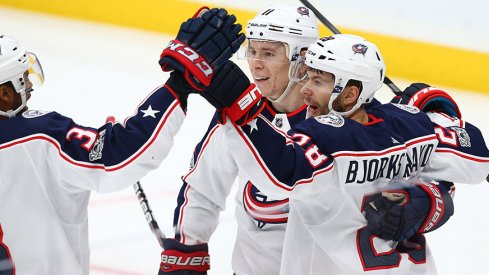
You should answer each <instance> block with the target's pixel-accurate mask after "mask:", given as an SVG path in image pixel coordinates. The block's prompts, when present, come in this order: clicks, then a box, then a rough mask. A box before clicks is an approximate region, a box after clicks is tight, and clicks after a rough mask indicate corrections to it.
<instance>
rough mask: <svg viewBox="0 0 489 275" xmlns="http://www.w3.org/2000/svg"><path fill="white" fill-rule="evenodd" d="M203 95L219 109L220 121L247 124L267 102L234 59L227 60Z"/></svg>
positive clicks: (240, 124)
mask: <svg viewBox="0 0 489 275" xmlns="http://www.w3.org/2000/svg"><path fill="white" fill-rule="evenodd" d="M201 95H202V96H203V97H204V98H205V99H206V100H207V101H208V102H209V103H210V104H212V106H214V107H215V108H216V109H217V110H218V111H219V116H220V118H219V121H220V122H221V123H223V124H224V123H226V119H225V117H226V116H228V117H229V119H230V120H231V122H232V123H235V124H237V125H239V126H243V125H246V124H247V123H248V122H250V121H251V120H253V119H254V118H255V117H256V116H257V115H258V114H260V112H261V110H263V107H264V106H265V104H263V102H262V94H261V92H260V90H258V88H257V87H256V85H255V84H254V83H253V84H250V80H249V79H248V77H247V76H246V75H245V73H244V72H243V71H242V70H241V69H240V68H239V67H238V66H237V65H236V64H234V63H233V62H232V61H227V62H226V63H225V64H224V66H222V68H220V69H219V71H218V72H217V73H216V75H215V76H214V79H213V80H212V82H211V85H210V86H209V87H207V89H205V90H204V91H203V92H202V93H201Z"/></svg>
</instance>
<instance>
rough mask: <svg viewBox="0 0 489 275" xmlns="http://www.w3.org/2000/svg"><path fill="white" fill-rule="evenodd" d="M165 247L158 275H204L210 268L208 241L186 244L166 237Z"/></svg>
mask: <svg viewBox="0 0 489 275" xmlns="http://www.w3.org/2000/svg"><path fill="white" fill-rule="evenodd" d="M163 247H164V249H165V250H164V251H163V252H161V264H160V270H159V272H158V275H165V274H172V275H204V274H207V270H209V269H210V256H209V248H208V246H207V244H206V243H203V244H197V245H185V244H182V243H180V242H179V241H177V240H175V239H164V240H163Z"/></svg>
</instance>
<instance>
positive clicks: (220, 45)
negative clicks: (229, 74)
mask: <svg viewBox="0 0 489 275" xmlns="http://www.w3.org/2000/svg"><path fill="white" fill-rule="evenodd" d="M235 22H236V17H235V16H234V15H228V13H227V11H226V10H225V9H211V10H209V9H207V8H202V9H200V10H199V11H198V12H197V13H196V14H195V15H194V17H193V18H190V19H188V20H187V21H186V22H184V23H182V25H181V26H180V30H179V31H178V35H177V37H176V39H175V40H172V41H170V43H169V44H168V47H167V48H166V49H165V50H163V52H162V53H161V56H160V61H159V64H160V66H161V68H162V70H163V71H173V70H177V71H179V72H181V73H182V74H183V75H184V76H185V79H186V81H187V82H188V83H189V85H190V86H191V87H192V88H194V89H195V90H198V91H202V90H203V89H204V88H205V87H207V86H209V84H210V82H211V79H212V76H213V75H214V70H215V69H217V68H219V67H220V66H222V65H223V64H224V62H226V61H227V60H228V59H229V58H230V57H231V56H232V55H233V53H235V52H236V51H237V50H238V49H239V47H240V45H241V44H242V43H243V42H244V40H245V36H244V34H242V33H241V34H240V32H241V29H242V27H241V25H240V24H235Z"/></svg>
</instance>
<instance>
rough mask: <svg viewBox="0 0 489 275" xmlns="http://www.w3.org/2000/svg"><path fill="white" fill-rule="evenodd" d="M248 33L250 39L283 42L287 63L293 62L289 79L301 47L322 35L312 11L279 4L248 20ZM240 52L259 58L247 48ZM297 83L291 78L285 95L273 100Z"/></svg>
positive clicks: (299, 6)
mask: <svg viewBox="0 0 489 275" xmlns="http://www.w3.org/2000/svg"><path fill="white" fill-rule="evenodd" d="M246 37H247V38H248V40H249V41H250V40H254V41H264V42H282V43H283V44H284V46H285V49H286V55H287V57H288V60H289V62H288V64H290V65H291V66H290V67H289V79H290V68H292V67H293V65H294V64H295V62H297V61H298V60H299V57H300V52H301V50H302V49H304V48H307V47H309V45H311V44H312V43H314V42H315V41H316V40H317V39H318V38H319V31H318V23H317V18H316V15H314V13H313V12H312V11H310V10H309V9H308V8H306V7H304V6H302V5H284V4H276V5H273V6H271V7H269V8H267V9H265V10H262V11H260V12H259V13H258V14H257V15H256V16H255V17H254V18H253V19H251V20H250V21H248V26H247V27H246ZM239 54H240V56H241V57H246V58H251V59H254V58H258V59H260V57H257V56H256V55H255V54H251V53H250V51H249V49H248V48H246V49H245V50H244V51H241V52H240V53H239ZM294 85H295V83H294V82H289V85H288V86H287V88H286V89H285V91H284V92H283V93H282V95H281V96H280V97H279V98H277V99H275V100H272V101H275V102H280V101H282V100H283V99H284V98H285V97H286V96H287V94H288V93H289V91H290V90H291V89H292V87H293V86H294Z"/></svg>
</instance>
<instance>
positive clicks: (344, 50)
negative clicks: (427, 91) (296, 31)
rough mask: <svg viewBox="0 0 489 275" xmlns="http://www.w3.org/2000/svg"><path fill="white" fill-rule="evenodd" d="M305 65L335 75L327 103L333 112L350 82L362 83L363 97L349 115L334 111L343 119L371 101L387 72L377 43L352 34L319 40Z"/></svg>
mask: <svg viewBox="0 0 489 275" xmlns="http://www.w3.org/2000/svg"><path fill="white" fill-rule="evenodd" d="M305 65H307V66H308V67H310V68H313V69H317V70H320V71H324V72H328V73H331V74H333V75H334V77H335V82H334V88H333V91H332V95H331V98H330V100H329V103H328V104H329V105H328V107H329V109H330V110H331V111H335V110H334V109H333V101H334V100H335V99H336V97H338V95H339V94H340V93H341V92H342V91H343V90H344V88H345V86H346V84H347V83H348V81H349V80H357V81H360V82H361V84H362V85H361V89H360V95H359V97H358V100H357V103H356V104H355V106H353V108H352V109H351V110H349V111H347V112H338V111H335V112H336V113H338V114H340V115H342V116H347V115H349V114H351V113H353V112H354V111H355V110H357V109H358V108H359V107H360V106H361V105H362V104H364V103H369V102H371V101H372V99H373V97H374V94H375V92H376V91H377V90H378V89H380V87H381V86H382V83H383V81H384V77H385V69H386V68H385V63H384V60H383V58H382V56H381V55H380V51H379V49H378V48H377V46H376V45H375V44H373V43H371V42H368V41H366V40H365V39H364V38H362V37H359V36H356V35H349V34H336V35H333V36H329V37H324V38H321V39H319V40H317V42H316V43H315V44H314V45H311V46H310V47H309V49H308V50H307V53H306V58H305Z"/></svg>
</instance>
